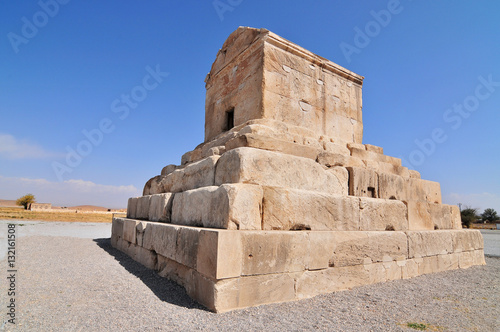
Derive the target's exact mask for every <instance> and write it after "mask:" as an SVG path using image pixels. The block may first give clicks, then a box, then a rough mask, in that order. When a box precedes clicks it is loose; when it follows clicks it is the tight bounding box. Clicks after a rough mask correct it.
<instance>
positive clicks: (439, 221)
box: [429, 203, 453, 229]
mask: <svg viewBox="0 0 500 332" xmlns="http://www.w3.org/2000/svg"><path fill="white" fill-rule="evenodd" d="M429 211H430V215H431V218H432V221H433V222H434V229H453V221H452V219H451V208H450V205H445V204H435V203H429Z"/></svg>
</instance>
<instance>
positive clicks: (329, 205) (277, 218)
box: [262, 187, 359, 231]
mask: <svg viewBox="0 0 500 332" xmlns="http://www.w3.org/2000/svg"><path fill="white" fill-rule="evenodd" d="M358 223H359V200H358V199H357V198H355V197H348V196H338V195H328V194H325V193H320V192H314V191H307V190H298V189H285V188H279V187H264V204H263V214H262V226H263V229H265V230H294V229H295V230H303V229H310V230H344V231H348V230H351V231H352V230H358Z"/></svg>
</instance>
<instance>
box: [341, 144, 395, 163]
mask: <svg viewBox="0 0 500 332" xmlns="http://www.w3.org/2000/svg"><path fill="white" fill-rule="evenodd" d="M365 147H366V144H365ZM350 150H351V156H353V157H357V158H359V159H362V160H372V161H378V162H382V163H387V164H391V165H393V166H401V159H399V158H394V157H391V156H386V155H384V154H381V153H379V152H375V151H374V150H373V149H372V148H370V150H368V148H365V149H360V148H357V147H354V146H351V148H350Z"/></svg>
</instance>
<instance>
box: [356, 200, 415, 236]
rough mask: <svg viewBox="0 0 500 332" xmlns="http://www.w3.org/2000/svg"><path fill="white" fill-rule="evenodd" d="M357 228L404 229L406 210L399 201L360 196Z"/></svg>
mask: <svg viewBox="0 0 500 332" xmlns="http://www.w3.org/2000/svg"><path fill="white" fill-rule="evenodd" d="M359 208H360V213H359V229H360V230H362V231H405V230H407V229H408V211H407V207H406V205H405V204H404V203H403V202H401V201H396V200H389V199H379V198H366V197H363V198H360V202H359Z"/></svg>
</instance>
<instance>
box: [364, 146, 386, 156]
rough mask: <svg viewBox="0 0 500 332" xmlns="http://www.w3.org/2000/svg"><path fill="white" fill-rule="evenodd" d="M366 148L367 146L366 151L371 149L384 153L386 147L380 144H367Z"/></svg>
mask: <svg viewBox="0 0 500 332" xmlns="http://www.w3.org/2000/svg"><path fill="white" fill-rule="evenodd" d="M365 148H366V151H371V152H375V153H380V154H384V148H382V147H380V146H375V145H371V144H365Z"/></svg>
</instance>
